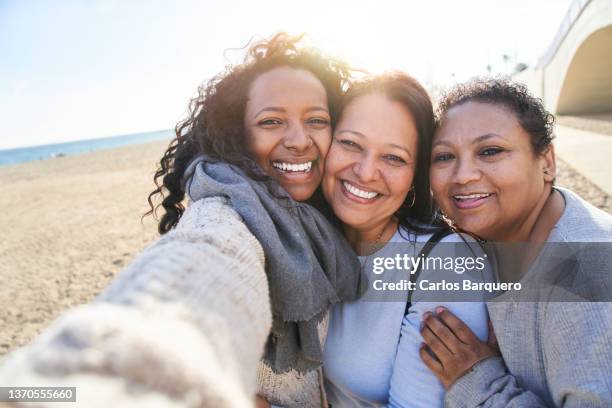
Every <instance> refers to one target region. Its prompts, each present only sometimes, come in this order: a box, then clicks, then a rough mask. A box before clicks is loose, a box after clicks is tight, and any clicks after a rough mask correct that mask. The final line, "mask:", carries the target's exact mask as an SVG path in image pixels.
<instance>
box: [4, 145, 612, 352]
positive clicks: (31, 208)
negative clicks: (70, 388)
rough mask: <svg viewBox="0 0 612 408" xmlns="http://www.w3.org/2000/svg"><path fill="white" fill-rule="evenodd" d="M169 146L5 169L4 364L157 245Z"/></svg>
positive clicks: (591, 193)
mask: <svg viewBox="0 0 612 408" xmlns="http://www.w3.org/2000/svg"><path fill="white" fill-rule="evenodd" d="M166 145H167V142H152V143H148V144H141V145H134V146H129V147H122V148H117V149H112V150H106V151H99V152H94V153H88V154H82V155H77V156H67V157H61V158H56V159H50V160H45V161H37V162H31V163H25V164H19V165H13V166H6V167H0V183H2V186H3V187H4V194H2V196H1V197H0V206H1V208H2V212H3V217H2V221H0V225H1V230H2V232H3V234H4V238H3V239H2V241H0V280H1V282H2V285H1V286H0V325H1V327H2V329H1V330H0V355H3V354H6V353H7V352H8V351H9V350H11V349H13V348H15V347H19V346H21V345H24V344H26V343H28V342H29V341H30V340H31V339H32V338H33V337H34V336H35V335H36V334H37V333H39V332H40V331H41V330H42V329H43V328H44V327H45V326H46V325H48V324H49V322H51V321H52V320H53V319H54V318H55V317H56V316H58V314H59V313H61V312H62V311H64V310H66V309H68V308H70V307H73V306H76V305H79V304H82V303H84V302H87V301H90V300H91V299H93V298H94V297H95V296H96V294H98V293H99V292H100V291H101V290H102V289H103V288H104V287H105V286H106V285H107V284H108V282H109V281H110V280H112V278H113V276H114V275H115V274H117V273H118V272H120V271H121V270H122V269H123V268H124V267H125V266H126V264H127V263H128V262H129V261H130V260H131V259H132V258H134V256H135V255H136V254H138V253H139V252H140V251H141V250H142V249H143V248H144V247H145V246H146V245H147V244H149V243H151V242H152V241H154V240H155V238H156V237H157V230H156V222H155V220H154V219H153V218H152V217H145V219H144V220H143V223H141V216H142V214H144V212H146V211H147V210H148V205H147V202H146V197H147V195H148V193H149V192H150V191H151V190H152V188H153V182H152V175H153V172H154V170H155V167H156V161H157V160H158V158H159V157H161V154H162V152H163V151H164V149H165V147H166ZM557 184H559V185H561V186H567V187H569V188H571V189H573V190H574V191H576V192H578V193H579V194H580V195H582V196H583V197H584V198H585V199H587V200H589V201H591V202H592V203H593V204H595V205H597V206H599V207H600V208H603V209H605V210H606V211H608V212H612V199H611V198H610V197H609V196H607V195H606V194H605V193H603V192H602V191H601V190H600V189H598V188H597V187H595V186H593V185H592V184H590V183H589V182H588V181H587V180H586V179H585V178H584V177H582V176H580V175H579V174H577V173H576V172H575V171H573V170H572V168H571V167H569V166H568V165H567V164H565V163H563V162H561V163H559V177H558V183H557Z"/></svg>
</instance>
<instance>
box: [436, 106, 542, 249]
mask: <svg viewBox="0 0 612 408" xmlns="http://www.w3.org/2000/svg"><path fill="white" fill-rule="evenodd" d="M552 154H553V153H552V149H549V150H548V152H547V153H545V154H535V153H534V151H533V148H532V145H531V141H530V137H529V134H528V133H527V132H526V131H525V130H524V129H523V128H522V127H521V125H520V124H519V122H518V120H517V118H516V117H515V115H514V114H513V113H511V112H510V111H509V110H507V109H506V108H504V107H502V106H499V105H494V104H488V103H480V102H467V103H464V104H461V105H458V106H455V107H453V108H451V109H450V110H449V111H448V112H447V113H446V115H445V117H444V118H443V122H442V126H441V128H440V129H439V130H438V131H437V133H436V135H435V138H434V142H433V150H432V160H431V170H430V181H431V189H432V191H433V194H434V199H435V201H436V202H437V203H438V205H439V206H440V207H441V209H442V210H443V211H444V213H445V214H446V216H447V217H449V218H450V219H451V220H453V222H454V223H455V224H456V225H457V226H459V227H460V228H462V229H464V230H466V231H469V232H472V233H475V234H476V235H478V236H480V237H482V238H485V239H488V240H495V241H504V240H507V238H508V237H512V236H514V234H516V232H517V231H519V230H523V229H524V227H525V225H528V224H529V223H533V222H535V219H537V216H538V211H539V208H540V207H538V203H541V202H542V200H543V199H544V200H545V197H546V196H547V195H548V192H549V191H550V186H549V185H550V183H552V177H553V176H552V175H553V174H554V157H553V156H552ZM545 170H547V171H549V174H548V175H547V174H545V173H544V171H545ZM547 184H548V186H547Z"/></svg>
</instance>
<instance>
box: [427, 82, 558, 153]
mask: <svg viewBox="0 0 612 408" xmlns="http://www.w3.org/2000/svg"><path fill="white" fill-rule="evenodd" d="M466 102H483V103H491V104H495V105H500V106H502V107H504V108H506V109H508V110H509V111H510V112H512V113H513V114H514V115H515V116H516V119H517V120H518V122H519V124H520V125H521V127H522V128H523V129H524V130H525V131H526V132H527V133H528V134H529V137H530V138H531V146H532V147H533V151H534V153H536V154H538V153H543V152H545V151H546V150H547V149H548V146H550V144H551V143H552V141H553V139H554V135H553V127H554V123H555V116H554V115H553V114H551V113H550V112H548V111H547V110H546V109H545V108H544V104H543V103H542V100H541V99H540V98H536V97H534V96H532V95H531V94H530V93H529V91H528V89H527V87H526V86H525V85H523V84H520V83H518V82H514V81H512V80H510V79H508V78H477V79H473V80H471V81H469V82H466V83H463V84H459V85H456V86H454V87H453V88H451V89H450V90H449V91H448V92H447V93H445V94H444V95H443V96H442V99H441V101H440V103H439V104H438V109H437V114H438V115H437V116H438V119H439V121H440V122H443V121H444V116H445V115H446V113H447V112H448V111H449V110H450V109H451V108H453V107H455V106H458V105H461V104H464V103H466Z"/></svg>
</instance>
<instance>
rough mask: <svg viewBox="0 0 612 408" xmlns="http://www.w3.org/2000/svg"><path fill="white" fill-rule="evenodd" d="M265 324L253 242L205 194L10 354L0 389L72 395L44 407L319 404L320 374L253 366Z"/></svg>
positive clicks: (258, 255) (258, 251)
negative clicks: (105, 281)
mask: <svg viewBox="0 0 612 408" xmlns="http://www.w3.org/2000/svg"><path fill="white" fill-rule="evenodd" d="M271 323H272V315H271V310H270V301H269V293H268V283H267V278H266V274H265V271H264V254H263V251H262V248H261V246H260V244H259V242H258V241H257V240H256V239H255V237H254V236H253V235H252V234H251V233H250V232H249V230H248V229H247V228H246V226H245V225H244V224H243V223H242V221H241V219H240V216H239V215H238V214H237V213H236V212H235V211H234V210H233V209H232V208H231V207H230V206H228V205H227V203H226V201H225V200H224V199H223V198H220V197H215V198H207V199H204V200H199V201H197V202H195V203H193V204H192V205H190V206H189V207H188V208H187V210H186V211H185V214H184V215H183V217H182V218H181V221H180V222H179V224H178V225H177V226H176V228H174V229H173V230H172V231H170V232H169V233H167V234H165V235H164V236H163V237H161V238H160V239H159V240H158V241H157V242H155V243H154V244H153V245H151V246H150V247H148V248H147V249H146V250H145V251H144V252H143V253H142V254H141V255H140V256H139V257H138V258H136V259H135V260H134V261H133V262H132V264H130V265H129V267H128V268H127V269H125V270H124V271H123V272H121V273H120V274H119V275H118V276H117V278H116V279H115V280H114V281H113V283H112V284H111V285H110V286H109V287H108V288H107V289H106V290H105V291H104V292H103V293H102V294H101V295H100V296H99V297H98V298H97V299H96V300H95V301H94V302H93V303H90V304H87V305H83V306H80V307H77V308H75V309H73V310H71V311H69V312H67V313H65V314H64V315H63V316H62V317H60V318H59V319H58V320H57V321H55V322H54V323H53V324H52V325H51V326H50V327H49V328H48V329H47V330H46V331H45V332H44V333H43V334H42V335H41V336H40V337H39V338H37V339H36V340H35V341H34V342H33V343H32V344H30V345H29V346H27V347H24V348H22V349H20V350H17V351H15V352H13V353H11V354H10V355H9V356H8V357H7V358H6V359H5V360H4V361H3V362H2V365H1V366H0V385H2V386H30V387H31V386H43V385H44V386H51V385H57V386H76V387H77V393H76V394H77V403H76V404H75V403H66V404H65V405H64V404H58V403H48V405H49V406H53V407H59V406H70V407H75V406H79V407H80V406H83V407H92V408H95V407H104V408H107V407H136V406H146V407H251V406H253V403H254V396H255V394H256V393H257V392H259V393H261V394H263V395H265V396H266V397H267V398H269V399H270V400H272V401H273V402H274V403H276V404H279V405H283V406H287V407H294V406H295V407H320V406H321V405H322V404H323V401H324V393H323V392H322V389H321V388H320V384H321V377H320V375H321V374H320V372H312V373H310V374H309V375H307V376H300V375H297V374H296V373H295V372H289V373H287V374H284V375H280V376H278V375H274V374H273V373H272V372H271V371H270V370H269V369H268V368H267V367H265V366H263V365H262V364H261V363H260V358H261V355H262V352H263V349H264V344H265V341H266V338H267V336H268V333H269V330H270V327H271ZM324 332H325V328H322V334H323V333H324ZM23 405H27V406H44V404H35V403H29V404H23ZM23 405H19V406H23Z"/></svg>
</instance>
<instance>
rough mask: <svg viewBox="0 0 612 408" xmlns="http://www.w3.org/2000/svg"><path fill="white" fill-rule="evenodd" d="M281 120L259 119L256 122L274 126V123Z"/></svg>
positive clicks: (276, 123)
mask: <svg viewBox="0 0 612 408" xmlns="http://www.w3.org/2000/svg"><path fill="white" fill-rule="evenodd" d="M282 123H283V122H282V121H280V120H278V119H264V120H260V121H259V122H257V125H259V126H274V125H280V124H282Z"/></svg>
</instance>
